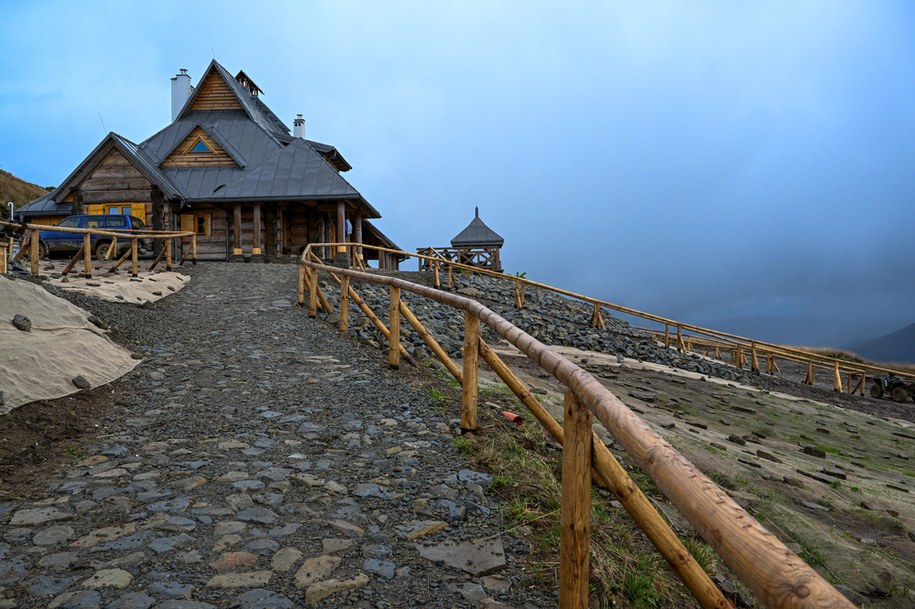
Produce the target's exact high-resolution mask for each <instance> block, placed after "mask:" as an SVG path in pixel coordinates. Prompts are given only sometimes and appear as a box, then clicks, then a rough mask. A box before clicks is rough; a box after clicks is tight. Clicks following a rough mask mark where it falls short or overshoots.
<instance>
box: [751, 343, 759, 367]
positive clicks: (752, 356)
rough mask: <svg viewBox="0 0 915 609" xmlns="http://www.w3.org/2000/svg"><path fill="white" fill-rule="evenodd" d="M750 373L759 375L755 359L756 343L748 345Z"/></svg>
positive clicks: (757, 362)
mask: <svg viewBox="0 0 915 609" xmlns="http://www.w3.org/2000/svg"><path fill="white" fill-rule="evenodd" d="M750 372H754V373H756V374H759V360H758V359H757V357H756V342H755V341H754V342H751V343H750Z"/></svg>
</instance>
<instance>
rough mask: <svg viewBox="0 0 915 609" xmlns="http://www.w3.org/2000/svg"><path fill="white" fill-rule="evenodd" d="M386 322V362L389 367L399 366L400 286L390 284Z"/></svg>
mask: <svg viewBox="0 0 915 609" xmlns="http://www.w3.org/2000/svg"><path fill="white" fill-rule="evenodd" d="M389 311H390V313H389V315H388V319H389V321H390V323H389V324H388V326H389V328H388V330H389V331H390V334H389V335H388V363H389V364H390V365H391V368H397V367H399V366H400V346H401V345H400V288H398V287H396V286H393V285H392V286H391V306H390V308H389Z"/></svg>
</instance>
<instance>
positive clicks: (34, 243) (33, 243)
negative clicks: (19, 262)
mask: <svg viewBox="0 0 915 609" xmlns="http://www.w3.org/2000/svg"><path fill="white" fill-rule="evenodd" d="M38 246H39V239H38V231H37V230H33V231H32V236H31V239H30V243H29V263H30V264H29V266H30V268H29V270H30V271H31V273H32V276H33V277H38V275H39V273H40V272H41V270H40V267H39V266H38Z"/></svg>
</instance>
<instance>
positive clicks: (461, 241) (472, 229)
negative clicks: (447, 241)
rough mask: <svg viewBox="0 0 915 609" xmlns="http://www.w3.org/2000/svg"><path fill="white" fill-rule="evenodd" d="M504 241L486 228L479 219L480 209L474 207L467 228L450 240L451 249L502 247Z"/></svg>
mask: <svg viewBox="0 0 915 609" xmlns="http://www.w3.org/2000/svg"><path fill="white" fill-rule="evenodd" d="M503 243H505V239H503V238H502V237H500V236H499V235H498V233H496V231H494V230H492V229H491V228H489V227H488V226H486V225H485V224H484V223H483V221H482V220H481V219H480V208H479V207H474V218H473V220H471V222H470V224H468V225H467V228H465V229H464V230H462V231H461V232H459V233H458V234H457V236H456V237H455V238H454V239H452V240H451V246H452V247H478V246H487V245H490V246H491V245H495V246H498V247H502V244H503Z"/></svg>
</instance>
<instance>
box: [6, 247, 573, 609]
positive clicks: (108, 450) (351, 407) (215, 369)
mask: <svg viewBox="0 0 915 609" xmlns="http://www.w3.org/2000/svg"><path fill="white" fill-rule="evenodd" d="M188 271H189V272H190V273H191V274H192V275H193V276H194V279H193V281H192V282H191V283H190V285H189V286H188V287H186V288H185V289H183V290H181V291H180V292H178V293H177V294H174V295H172V296H170V297H168V298H166V299H165V300H163V301H160V302H159V303H157V304H156V305H155V306H153V307H152V308H141V307H128V306H125V305H114V304H107V303H101V302H97V301H87V300H81V301H80V298H81V297H74V298H75V299H76V300H77V301H80V302H82V303H84V304H85V305H86V306H87V308H89V309H90V310H92V311H93V312H95V313H97V314H98V315H99V316H100V317H102V318H103V319H105V320H107V321H109V322H111V323H113V324H115V325H116V326H118V327H119V328H121V329H122V330H123V331H124V333H126V334H127V335H128V336H129V337H131V338H132V339H133V340H134V341H136V345H135V348H136V350H137V351H139V352H143V353H144V355H146V359H145V360H144V361H143V363H142V364H141V365H140V366H138V367H137V369H136V370H135V371H134V372H132V373H130V374H129V375H128V376H127V377H125V378H124V379H122V380H120V381H118V382H116V383H114V384H113V385H112V387H111V389H112V391H109V392H103V393H100V394H99V395H100V397H99V399H108V400H111V402H112V410H113V412H115V413H116V416H115V417H114V421H115V422H113V423H112V424H111V426H110V428H109V429H107V430H105V431H106V433H104V434H103V435H102V436H101V437H100V438H99V439H98V440H97V442H96V443H95V444H94V445H93V446H91V447H90V448H89V449H88V450H86V451H84V453H83V454H75V455H74V457H75V458H74V462H73V465H72V466H70V467H69V468H67V469H66V470H65V471H62V472H60V474H59V478H54V479H49V480H47V481H46V483H47V492H46V496H45V497H43V498H38V499H35V498H33V499H30V500H28V501H25V500H17V499H15V498H14V499H10V498H8V497H0V501H3V502H2V503H0V531H2V539H0V608H25V607H51V608H54V607H60V608H63V609H69V608H95V607H106V608H111V609H150V608H158V609H206V608H210V607H238V608H241V609H254V608H260V609H266V608H288V607H303V606H326V607H373V608H383V607H419V606H427V607H479V606H484V607H486V606H488V607H500V606H502V605H500V603H505V604H506V605H507V606H514V607H521V606H553V605H555V600H554V598H553V597H552V596H550V595H546V596H543V595H541V594H540V593H538V592H537V591H535V590H534V589H532V588H531V587H530V583H529V582H528V581H527V580H526V578H525V576H524V574H523V572H522V571H521V564H520V562H519V561H520V559H521V558H522V557H523V553H524V551H525V547H524V544H523V543H522V542H521V541H519V540H515V539H513V538H511V537H504V536H500V534H499V530H500V528H499V521H498V506H497V505H495V502H494V500H493V499H492V497H490V496H489V495H488V494H487V492H486V490H485V489H486V485H487V482H488V478H487V476H486V475H485V474H481V473H478V472H473V471H471V470H468V469H466V466H465V464H463V462H462V460H461V458H460V456H459V455H458V453H457V451H456V450H455V449H454V448H453V447H452V438H453V429H454V427H455V417H456V415H457V411H456V410H455V408H456V405H446V406H445V407H442V406H440V405H435V404H432V403H431V402H430V400H429V399H428V394H427V392H426V391H425V390H423V389H422V387H420V386H417V385H419V383H417V382H416V379H417V374H419V373H417V372H416V371H413V370H401V371H392V370H389V369H387V367H386V364H385V358H384V354H383V353H380V352H378V351H375V350H371V349H368V348H366V347H363V346H360V345H357V344H355V343H353V342H351V341H348V340H346V339H341V338H340V337H339V336H338V335H337V333H336V332H335V331H334V330H333V329H332V328H330V327H329V326H328V325H327V324H325V323H323V322H318V321H314V320H309V319H307V317H305V316H304V314H303V312H302V311H301V310H300V309H297V308H294V307H292V306H291V298H292V296H293V294H294V290H295V281H296V268H295V267H294V266H292V265H231V264H206V265H200V266H199V267H196V268H193V269H188ZM411 381H412V382H411ZM468 554H469V555H470V560H468V559H467V555H468ZM462 561H463V562H462Z"/></svg>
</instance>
